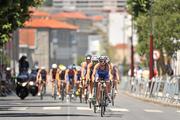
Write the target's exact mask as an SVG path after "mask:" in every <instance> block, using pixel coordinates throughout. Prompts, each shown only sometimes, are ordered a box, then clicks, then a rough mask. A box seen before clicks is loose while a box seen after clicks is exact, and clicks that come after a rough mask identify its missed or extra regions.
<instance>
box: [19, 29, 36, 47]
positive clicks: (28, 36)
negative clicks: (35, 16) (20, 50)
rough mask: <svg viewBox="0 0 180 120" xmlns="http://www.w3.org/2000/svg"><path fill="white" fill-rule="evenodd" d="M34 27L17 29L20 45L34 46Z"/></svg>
mask: <svg viewBox="0 0 180 120" xmlns="http://www.w3.org/2000/svg"><path fill="white" fill-rule="evenodd" d="M35 32H36V30H35V29H20V30H19V45H20V47H29V48H34V47H35Z"/></svg>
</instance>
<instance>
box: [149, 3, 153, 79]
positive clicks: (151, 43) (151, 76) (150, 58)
mask: <svg viewBox="0 0 180 120" xmlns="http://www.w3.org/2000/svg"><path fill="white" fill-rule="evenodd" d="M152 2H153V0H151V8H150V27H151V28H150V29H151V30H150V43H149V79H150V80H151V79H152V78H153V76H154V72H153V66H154V64H153V63H154V59H153V24H152Z"/></svg>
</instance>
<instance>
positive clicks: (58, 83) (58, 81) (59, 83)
mask: <svg viewBox="0 0 180 120" xmlns="http://www.w3.org/2000/svg"><path fill="white" fill-rule="evenodd" d="M57 87H58V96H59V97H60V96H61V92H60V91H61V80H57Z"/></svg>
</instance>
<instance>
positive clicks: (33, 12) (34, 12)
mask: <svg viewBox="0 0 180 120" xmlns="http://www.w3.org/2000/svg"><path fill="white" fill-rule="evenodd" d="M29 10H30V12H31V16H38V17H49V16H50V14H49V13H47V12H45V11H41V10H38V9H36V8H32V7H31V8H29Z"/></svg>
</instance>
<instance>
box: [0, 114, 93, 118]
mask: <svg viewBox="0 0 180 120" xmlns="http://www.w3.org/2000/svg"><path fill="white" fill-rule="evenodd" d="M52 116H54V117H56V116H59V117H65V116H70V117H77V116H82V117H93V116H94V115H85V114H47V113H0V117H52ZM94 117H95V116H94Z"/></svg>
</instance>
